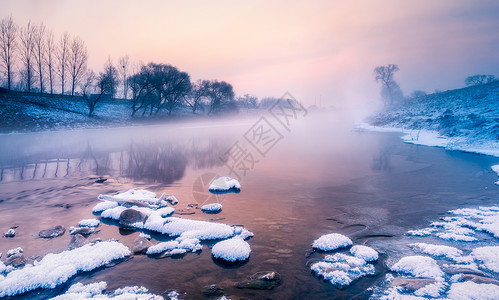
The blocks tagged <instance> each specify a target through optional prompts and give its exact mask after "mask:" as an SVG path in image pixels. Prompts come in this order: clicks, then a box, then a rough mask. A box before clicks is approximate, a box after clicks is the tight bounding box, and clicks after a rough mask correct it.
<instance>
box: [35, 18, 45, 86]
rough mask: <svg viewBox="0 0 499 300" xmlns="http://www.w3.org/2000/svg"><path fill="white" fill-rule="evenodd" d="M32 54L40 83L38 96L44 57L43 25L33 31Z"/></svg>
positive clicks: (41, 82)
mask: <svg viewBox="0 0 499 300" xmlns="http://www.w3.org/2000/svg"><path fill="white" fill-rule="evenodd" d="M33 39H34V48H35V51H34V54H35V61H36V66H37V68H38V70H37V71H38V79H39V82H40V95H42V94H43V61H44V55H45V25H43V23H41V24H39V25H38V26H36V27H35V29H34V35H33Z"/></svg>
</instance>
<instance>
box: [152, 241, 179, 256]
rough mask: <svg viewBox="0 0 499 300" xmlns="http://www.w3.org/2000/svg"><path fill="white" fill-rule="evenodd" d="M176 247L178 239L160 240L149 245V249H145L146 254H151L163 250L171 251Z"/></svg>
mask: <svg viewBox="0 0 499 300" xmlns="http://www.w3.org/2000/svg"><path fill="white" fill-rule="evenodd" d="M177 247H178V241H168V242H161V243H159V244H156V245H154V246H151V247H149V249H147V252H146V254H149V255H152V254H157V253H161V252H165V251H171V250H173V249H176V248H177Z"/></svg>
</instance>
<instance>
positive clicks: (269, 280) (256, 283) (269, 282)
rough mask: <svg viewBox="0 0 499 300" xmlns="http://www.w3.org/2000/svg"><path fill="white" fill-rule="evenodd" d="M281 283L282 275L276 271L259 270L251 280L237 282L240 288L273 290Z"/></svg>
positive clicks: (237, 286)
mask: <svg viewBox="0 0 499 300" xmlns="http://www.w3.org/2000/svg"><path fill="white" fill-rule="evenodd" d="M280 283H281V275H280V274H279V273H277V272H275V271H264V272H258V273H256V274H254V275H253V276H251V277H250V280H248V281H244V282H239V283H236V285H235V287H236V288H238V289H253V290H271V289H273V288H274V287H275V286H277V285H279V284H280Z"/></svg>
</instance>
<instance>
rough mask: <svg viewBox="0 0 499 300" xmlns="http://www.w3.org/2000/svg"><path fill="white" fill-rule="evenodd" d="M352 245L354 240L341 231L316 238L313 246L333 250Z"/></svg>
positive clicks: (323, 249)
mask: <svg viewBox="0 0 499 300" xmlns="http://www.w3.org/2000/svg"><path fill="white" fill-rule="evenodd" d="M351 245H352V240H350V239H349V238H348V237H346V236H344V235H342V234H339V233H330V234H325V235H323V236H321V237H320V238H318V239H316V240H315V241H314V243H313V244H312V247H313V248H315V249H319V250H322V251H332V250H336V249H338V248H343V247H349V246H351Z"/></svg>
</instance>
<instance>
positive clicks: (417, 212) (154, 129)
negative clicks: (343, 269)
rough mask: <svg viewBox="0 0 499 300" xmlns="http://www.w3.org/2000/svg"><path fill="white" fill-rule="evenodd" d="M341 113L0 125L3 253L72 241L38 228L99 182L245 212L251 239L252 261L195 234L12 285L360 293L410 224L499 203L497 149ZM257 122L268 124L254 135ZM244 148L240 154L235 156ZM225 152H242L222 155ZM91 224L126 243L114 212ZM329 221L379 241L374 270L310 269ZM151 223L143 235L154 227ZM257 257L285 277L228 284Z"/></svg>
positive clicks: (65, 213) (74, 206) (234, 214)
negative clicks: (218, 184) (424, 142)
mask: <svg viewBox="0 0 499 300" xmlns="http://www.w3.org/2000/svg"><path fill="white" fill-rule="evenodd" d="M340 115H341V113H331V114H308V115H307V116H305V117H302V118H295V119H293V120H292V124H284V125H283V124H280V123H279V122H277V121H276V120H275V119H272V116H271V115H266V114H262V116H263V118H260V117H261V116H260V115H257V116H254V117H248V118H244V119H243V118H238V117H233V118H230V119H223V120H216V121H199V122H186V123H171V124H164V125H154V126H153V125H151V126H140V127H128V128H111V129H86V130H72V131H58V132H41V133H27V134H9V135H2V136H0V147H1V149H2V151H1V152H0V168H1V174H0V212H1V213H0V214H1V215H0V216H1V218H0V230H2V232H6V231H7V230H8V229H9V228H10V227H11V226H18V228H17V229H16V231H17V234H16V236H15V238H11V239H7V238H3V237H2V238H1V239H0V241H1V242H0V252H3V253H6V251H7V250H9V249H12V248H16V247H22V248H23V249H24V253H25V256H26V257H31V258H35V257H37V256H43V255H45V254H47V253H49V252H60V251H63V250H65V249H66V247H67V245H68V243H69V240H70V235H69V234H68V233H67V232H66V234H65V235H63V236H61V237H58V238H54V239H52V240H44V239H37V238H35V236H36V235H37V233H38V231H40V230H42V229H46V228H50V227H53V226H55V225H64V226H65V227H66V228H69V227H70V226H75V225H76V224H77V223H78V221H79V220H81V219H88V218H98V216H95V215H93V214H92V207H93V206H94V205H95V204H96V203H98V200H97V196H98V195H99V194H108V193H115V192H124V191H126V190H128V189H131V188H136V189H148V190H151V191H153V192H156V193H157V194H158V195H159V194H161V193H163V192H166V194H168V195H175V196H176V197H177V198H178V199H179V204H178V205H177V206H176V209H177V210H186V209H187V208H188V206H187V204H188V203H194V204H199V205H202V204H204V203H208V202H220V203H222V205H223V210H222V212H220V213H219V214H215V215H213V214H204V213H202V212H201V211H200V210H197V209H194V208H193V209H191V210H192V211H194V212H195V214H193V215H185V216H181V217H185V218H190V219H198V220H214V219H216V220H214V221H215V222H221V223H225V224H230V225H236V224H237V225H243V226H244V227H245V228H247V229H248V230H250V231H252V232H253V233H254V237H253V238H251V239H250V240H249V241H248V243H249V244H250V246H251V249H252V252H251V256H250V259H249V261H247V262H246V263H244V264H239V265H236V266H225V265H221V264H220V263H218V262H217V261H214V260H213V259H212V257H211V250H210V249H209V248H210V247H211V246H212V245H213V243H204V244H203V245H204V247H203V250H202V251H201V252H200V253H197V254H193V253H187V254H186V255H184V256H182V257H180V258H165V259H154V258H148V257H147V256H143V255H136V256H134V257H133V259H131V260H128V261H126V262H123V263H121V264H118V265H116V266H113V267H109V268H101V269H98V270H95V271H93V272H90V273H83V274H80V275H77V276H76V277H74V278H73V279H71V280H70V281H68V282H67V283H66V284H64V285H62V286H60V287H58V288H57V289H55V290H50V291H35V292H32V293H30V294H28V295H23V296H22V297H26V296H28V297H30V298H45V297H51V296H54V295H57V294H58V293H60V292H62V291H64V290H65V289H67V288H68V287H69V286H70V285H71V284H73V283H76V282H82V283H91V282H96V281H106V282H107V283H108V290H110V291H112V290H114V289H116V288H119V287H124V286H131V285H139V286H144V287H146V288H148V289H149V290H150V291H151V292H153V293H157V294H162V293H164V292H165V291H168V290H170V289H174V290H176V291H178V292H180V293H181V294H184V293H185V296H184V297H185V298H186V299H205V298H204V296H203V295H202V293H201V288H202V287H203V286H206V285H210V284H217V285H218V286H220V287H222V288H224V289H225V291H226V295H232V296H239V297H245V298H248V299H334V298H338V299H348V298H358V299H363V298H368V297H369V295H370V294H369V291H368V290H367V289H368V288H369V287H371V286H373V285H376V284H378V283H379V282H380V281H381V280H382V278H383V277H384V274H385V273H386V267H385V260H386V257H387V254H388V252H390V251H392V252H396V251H399V252H400V251H403V249H404V248H403V247H393V248H391V247H390V245H391V244H392V243H393V244H395V243H397V242H398V241H399V240H400V238H401V237H403V236H404V234H405V233H406V232H407V230H410V229H416V228H423V227H427V226H428V224H429V223H430V222H432V221H435V220H437V219H438V218H439V217H440V216H442V215H443V214H444V213H445V212H446V211H448V210H450V209H456V208H459V207H468V206H478V205H482V206H487V205H495V204H497V203H498V202H499V199H498V196H497V189H498V187H497V186H494V184H493V182H494V181H496V180H497V178H496V177H497V176H496V175H495V174H494V173H493V172H491V171H490V166H491V165H493V164H497V163H498V159H497V158H493V157H488V156H481V155H476V154H468V153H461V152H449V151H446V150H444V149H441V148H430V147H424V146H414V145H409V144H404V143H403V142H401V140H400V135H399V134H397V133H373V132H359V131H355V130H353V129H352V128H353V126H352V123H350V122H346V121H345V120H344V119H343V118H339V116H340ZM269 124H270V125H271V126H270V127H268V125H269ZM262 126H263V127H262ZM265 126H267V127H268V128H270V129H271V131H270V132H268V131H265V130H262V131H260V133H261V134H260V135H256V133H258V130H257V129H262V128H264V127H265ZM263 133H265V135H262V134H263ZM243 154H244V155H243ZM241 157H242V158H243V159H244V164H242V163H241V160H237V159H241ZM236 160H237V161H239V164H233V162H235V161H236ZM243 165H244V168H243V167H242V166H243ZM215 175H227V176H232V177H235V178H238V177H237V176H239V179H240V181H241V185H242V189H241V192H240V193H238V194H225V195H217V196H214V195H211V194H209V193H207V183H209V182H208V181H209V179H210V178H212V177H213V176H215ZM99 177H100V178H105V179H107V180H106V181H104V182H100V181H99V180H96V179H97V178H99ZM99 229H100V232H99V233H97V234H95V235H92V236H91V237H89V239H94V238H97V237H99V238H101V239H103V240H106V239H111V238H114V239H118V240H119V241H120V242H122V243H123V244H125V245H127V246H128V247H131V246H132V245H133V242H134V240H135V239H136V238H137V237H138V235H139V232H138V231H137V232H130V231H123V230H120V229H119V228H118V227H117V226H115V224H113V223H112V222H104V223H102V224H101V225H100V227H99ZM333 232H338V233H342V234H345V235H347V236H349V237H350V238H351V239H352V240H353V242H354V243H355V244H366V245H376V247H375V248H377V250H379V251H380V252H381V253H382V255H381V258H380V260H379V262H378V263H376V265H375V266H376V270H377V273H376V275H374V276H369V277H364V278H361V279H360V280H358V281H355V282H354V284H353V285H351V286H349V287H347V288H343V289H338V288H335V287H333V286H332V285H331V284H330V283H328V282H325V281H324V280H322V279H320V278H318V277H316V276H315V275H314V274H312V273H311V271H310V268H309V264H310V263H311V262H313V261H315V260H317V259H321V258H322V257H323V256H324V254H323V253H312V254H311V255H309V254H310V252H309V250H310V248H311V244H312V242H313V241H314V240H315V239H317V238H318V237H320V236H321V235H323V234H327V233H333ZM149 234H151V235H152V238H153V239H152V241H153V243H156V242H157V241H162V240H165V237H163V236H161V235H158V234H154V233H150V232H149ZM380 245H381V246H380ZM383 245H384V246H383ZM393 249H396V250H393ZM400 249H402V250H400ZM383 253H385V254H383ZM390 254H392V253H390ZM399 254H400V253H399ZM267 270H269V271H270V270H272V271H277V272H279V273H280V274H281V278H282V282H281V284H280V285H279V286H277V287H276V288H274V289H273V290H270V291H254V290H240V289H236V288H234V284H235V283H236V282H240V281H244V280H245V279H247V278H249V277H250V276H251V275H252V274H254V273H256V272H259V271H267ZM22 297H19V298H22Z"/></svg>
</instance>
